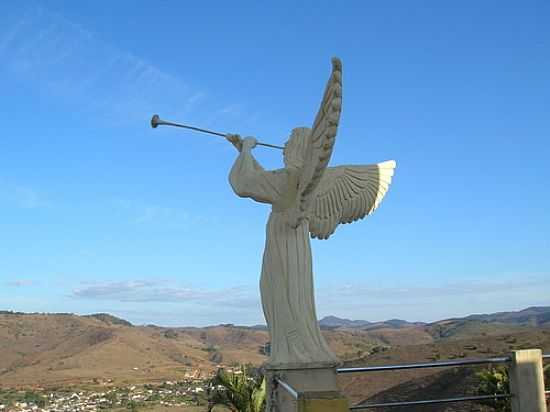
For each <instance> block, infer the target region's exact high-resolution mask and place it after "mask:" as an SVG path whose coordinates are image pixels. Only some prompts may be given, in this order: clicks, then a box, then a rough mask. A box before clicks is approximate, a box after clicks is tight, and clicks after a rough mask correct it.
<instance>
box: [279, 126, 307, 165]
mask: <svg viewBox="0 0 550 412" xmlns="http://www.w3.org/2000/svg"><path fill="white" fill-rule="evenodd" d="M309 134H310V129H308V128H307V127H297V128H295V129H293V130H292V133H291V135H290V137H289V138H288V141H287V142H286V144H285V150H284V152H283V156H284V162H285V166H286V168H287V169H301V168H302V165H303V163H304V157H305V153H306V149H307V143H308V140H309Z"/></svg>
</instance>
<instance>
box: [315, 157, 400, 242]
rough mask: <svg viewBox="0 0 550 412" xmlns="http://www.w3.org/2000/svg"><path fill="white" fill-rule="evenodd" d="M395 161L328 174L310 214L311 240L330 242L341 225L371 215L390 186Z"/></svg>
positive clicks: (342, 168)
mask: <svg viewBox="0 0 550 412" xmlns="http://www.w3.org/2000/svg"><path fill="white" fill-rule="evenodd" d="M395 166H396V163H395V161H393V160H389V161H387V162H383V163H378V164H374V165H365V166H338V167H329V168H327V169H326V170H325V173H324V175H323V178H322V179H321V181H320V183H319V185H318V187H317V190H316V191H315V193H314V200H313V201H312V203H311V206H310V208H309V211H308V214H307V216H308V219H309V232H310V234H311V237H313V238H318V239H328V238H329V236H330V235H332V234H333V233H334V231H335V230H336V227H337V226H338V225H339V224H340V223H351V222H354V221H356V220H358V219H362V218H364V217H365V216H368V215H370V214H371V213H372V212H374V210H375V209H376V208H377V207H378V206H379V205H380V202H381V201H382V199H383V198H384V196H385V195H386V192H387V191H388V188H389V186H390V184H391V181H392V177H393V174H394V169H395Z"/></svg>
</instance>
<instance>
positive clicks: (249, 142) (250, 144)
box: [242, 136, 258, 149]
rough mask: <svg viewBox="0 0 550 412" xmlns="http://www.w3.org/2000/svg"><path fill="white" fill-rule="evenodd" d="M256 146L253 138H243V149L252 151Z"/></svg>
mask: <svg viewBox="0 0 550 412" xmlns="http://www.w3.org/2000/svg"><path fill="white" fill-rule="evenodd" d="M257 144H258V141H257V140H256V138H254V137H251V136H249V137H245V139H244V140H243V144H242V147H243V149H254V148H255V147H256V145H257Z"/></svg>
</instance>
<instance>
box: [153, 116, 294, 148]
mask: <svg viewBox="0 0 550 412" xmlns="http://www.w3.org/2000/svg"><path fill="white" fill-rule="evenodd" d="M158 126H173V127H181V128H183V129H189V130H194V131H196V132H201V133H208V134H212V135H214V136H220V137H223V138H226V137H227V135H228V134H227V133H220V132H215V131H213V130H208V129H202V128H200V127H195V126H189V125H186V124H181V123H174V122H170V121H168V120H162V119H161V118H160V117H159V115H158V114H155V115H153V117H152V118H151V127H152V128H153V129H156V128H157V127H158ZM257 145H259V146H265V147H270V148H272V149H279V150H284V147H283V146H277V145H274V144H269V143H262V142H258V143H257Z"/></svg>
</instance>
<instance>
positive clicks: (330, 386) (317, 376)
mask: <svg viewBox="0 0 550 412" xmlns="http://www.w3.org/2000/svg"><path fill="white" fill-rule="evenodd" d="M336 366H337V365H336V364H334V363H318V364H286V365H276V366H274V365H265V371H266V379H267V409H266V412H275V411H277V412H329V411H331V412H348V411H349V406H348V402H347V400H346V398H345V397H344V396H343V395H342V393H341V392H340V390H339V388H338V385H337V382H336ZM275 378H279V379H280V380H282V381H283V382H285V383H287V384H288V385H289V386H290V387H291V388H292V389H293V390H294V391H295V392H296V393H295V394H292V393H290V392H289V391H288V390H287V389H286V388H284V386H283V385H281V384H279V385H278V384H277V383H276V380H275Z"/></svg>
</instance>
